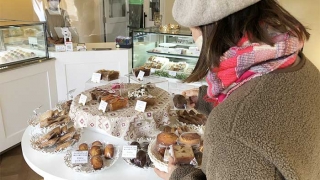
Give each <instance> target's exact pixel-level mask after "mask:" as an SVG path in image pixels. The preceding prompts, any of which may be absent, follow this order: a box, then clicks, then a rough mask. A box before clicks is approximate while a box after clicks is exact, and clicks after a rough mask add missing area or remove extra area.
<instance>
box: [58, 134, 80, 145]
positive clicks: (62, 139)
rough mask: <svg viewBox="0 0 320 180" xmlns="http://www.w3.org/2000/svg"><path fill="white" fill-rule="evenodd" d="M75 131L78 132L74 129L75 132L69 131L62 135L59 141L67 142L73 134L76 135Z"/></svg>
mask: <svg viewBox="0 0 320 180" xmlns="http://www.w3.org/2000/svg"><path fill="white" fill-rule="evenodd" d="M75 133H76V132H75V131H73V132H69V133H67V134H65V135H63V136H61V137H60V139H59V141H58V143H64V142H66V141H69V140H71V139H72V137H73V135H74V134H75Z"/></svg>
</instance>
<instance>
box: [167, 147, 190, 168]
mask: <svg viewBox="0 0 320 180" xmlns="http://www.w3.org/2000/svg"><path fill="white" fill-rule="evenodd" d="M172 147H173V161H174V163H175V164H190V162H191V161H192V160H193V159H194V154H193V150H192V148H191V147H190V146H183V145H173V146H172Z"/></svg>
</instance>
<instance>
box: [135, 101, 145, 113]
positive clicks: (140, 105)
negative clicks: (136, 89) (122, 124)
mask: <svg viewBox="0 0 320 180" xmlns="http://www.w3.org/2000/svg"><path fill="white" fill-rule="evenodd" d="M146 107H147V102H144V101H139V100H138V101H137V103H136V107H135V110H136V111H139V112H144V111H145V110H146Z"/></svg>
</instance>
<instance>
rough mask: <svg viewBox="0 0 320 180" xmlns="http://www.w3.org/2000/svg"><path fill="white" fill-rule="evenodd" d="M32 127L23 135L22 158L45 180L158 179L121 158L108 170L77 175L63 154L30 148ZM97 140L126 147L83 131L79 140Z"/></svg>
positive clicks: (151, 172) (151, 173)
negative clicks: (45, 152) (69, 166)
mask: <svg viewBox="0 0 320 180" xmlns="http://www.w3.org/2000/svg"><path fill="white" fill-rule="evenodd" d="M32 129H33V127H31V126H29V127H28V128H27V129H26V131H25V132H24V134H23V137H22V141H21V147H22V152H23V157H24V159H25V161H26V162H27V164H28V165H29V166H30V167H31V169H33V170H34V171H35V172H36V173H38V174H39V175H40V176H42V177H44V179H45V180H87V179H95V180H100V179H101V180H105V179H118V180H122V179H130V180H149V179H152V180H157V179H159V180H160V178H159V177H157V175H156V174H155V173H154V170H153V169H151V168H150V169H141V168H137V167H134V166H130V165H128V164H127V163H126V162H125V161H124V160H123V159H122V158H119V159H118V160H117V162H116V163H115V164H114V165H113V166H111V167H110V168H108V169H105V170H103V171H100V172H96V173H94V174H84V173H77V172H75V171H73V170H72V169H70V168H68V167H67V166H66V165H65V162H64V156H65V154H66V152H65V153H60V154H44V153H41V152H38V151H36V150H34V149H32V148H31V146H30V139H31V135H30V134H31V131H32ZM97 139H101V140H106V141H108V142H110V143H113V144H115V145H120V146H122V145H127V142H126V141H124V140H121V139H119V138H116V137H112V136H109V135H105V134H101V133H97V132H93V131H90V130H88V129H85V130H84V132H83V134H82V137H81V140H82V141H87V142H92V141H95V140H97Z"/></svg>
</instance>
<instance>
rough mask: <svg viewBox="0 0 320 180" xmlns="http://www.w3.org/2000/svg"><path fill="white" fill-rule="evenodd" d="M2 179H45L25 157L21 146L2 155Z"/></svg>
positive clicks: (0, 157)
mask: <svg viewBox="0 0 320 180" xmlns="http://www.w3.org/2000/svg"><path fill="white" fill-rule="evenodd" d="M0 180H43V178H42V177H41V176H39V175H38V174H37V173H35V172H34V171H33V170H32V169H30V168H29V166H28V164H27V163H26V162H25V160H24V159H23V155H22V151H21V146H20V145H18V146H17V147H14V148H12V149H11V150H9V151H7V152H5V153H3V154H1V155H0Z"/></svg>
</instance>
